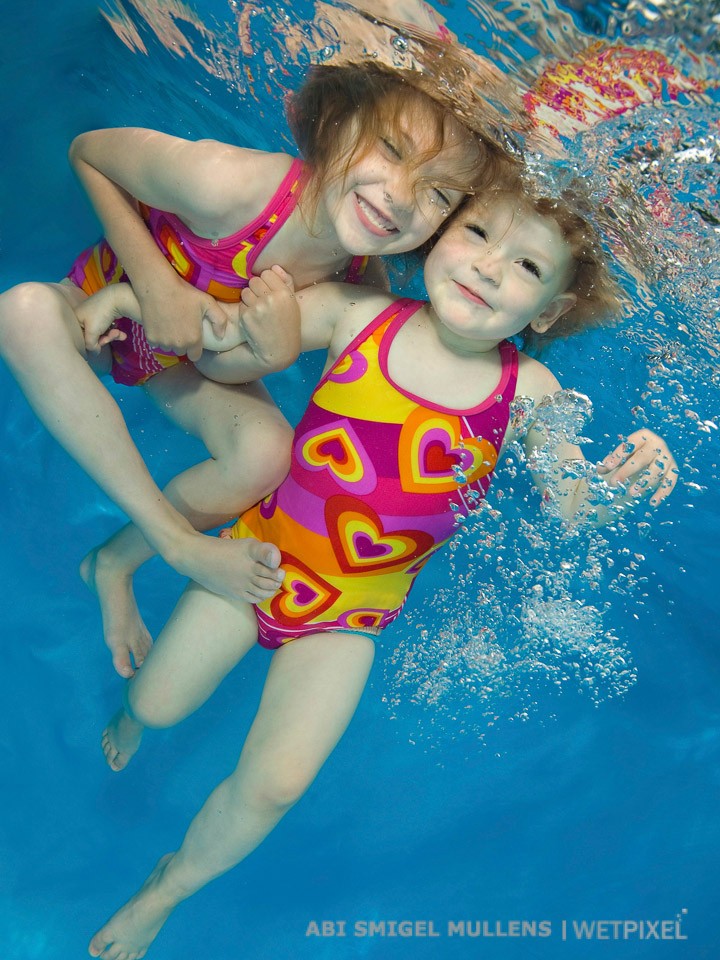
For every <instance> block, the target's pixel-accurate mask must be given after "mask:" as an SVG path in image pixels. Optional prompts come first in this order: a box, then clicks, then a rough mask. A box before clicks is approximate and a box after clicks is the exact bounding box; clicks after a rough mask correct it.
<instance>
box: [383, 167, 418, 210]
mask: <svg viewBox="0 0 720 960" xmlns="http://www.w3.org/2000/svg"><path fill="white" fill-rule="evenodd" d="M383 198H384V200H385V203H387V204H389V205H390V206H391V207H392V208H393V209H394V210H395V211H398V212H404V213H407V212H408V211H410V210H411V209H412V208H413V207H414V206H415V194H414V192H413V189H412V184H411V183H410V178H409V176H408V174H407V171H404V170H402V169H398V170H397V171H396V172H395V175H394V176H392V177H388V178H387V179H386V181H385V187H384V190H383Z"/></svg>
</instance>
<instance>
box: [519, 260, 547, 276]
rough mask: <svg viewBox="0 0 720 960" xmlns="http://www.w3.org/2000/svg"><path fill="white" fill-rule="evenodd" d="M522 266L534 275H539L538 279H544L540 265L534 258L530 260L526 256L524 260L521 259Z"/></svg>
mask: <svg viewBox="0 0 720 960" xmlns="http://www.w3.org/2000/svg"><path fill="white" fill-rule="evenodd" d="M520 266H521V267H522V268H523V270H527V272H528V273H531V274H532V275H533V276H534V277H537V278H538V280H542V274H541V273H540V267H539V266H538V265H537V264H536V263H535V261H534V260H528V258H527V257H526V258H525V259H524V260H521V261H520Z"/></svg>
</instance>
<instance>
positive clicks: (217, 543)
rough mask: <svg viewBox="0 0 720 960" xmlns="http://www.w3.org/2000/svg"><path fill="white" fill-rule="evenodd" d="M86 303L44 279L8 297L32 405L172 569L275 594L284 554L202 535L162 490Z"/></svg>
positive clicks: (9, 342)
mask: <svg viewBox="0 0 720 960" xmlns="http://www.w3.org/2000/svg"><path fill="white" fill-rule="evenodd" d="M83 297H84V294H83V293H82V291H80V290H78V289H77V288H75V287H73V286H71V285H67V284H63V285H60V284H58V285H52V284H42V283H30V284H22V285H20V286H18V287H14V288H13V289H12V290H9V291H7V292H6V293H4V294H2V296H0V354H2V356H3V358H4V360H5V362H6V363H7V365H8V366H9V368H10V370H11V371H12V373H13V374H14V376H15V378H16V379H17V381H18V383H19V385H20V387H21V389H22V390H23V392H24V393H25V395H26V397H27V399H28V401H29V403H30V405H31V406H32V407H33V409H34V410H35V412H36V414H37V415H38V417H39V418H40V420H41V421H42V422H43V423H44V424H45V426H46V427H47V429H48V430H49V431H50V432H51V433H52V434H53V436H54V437H55V438H56V439H57V440H58V441H59V443H60V444H61V445H62V446H63V447H64V448H65V449H66V450H67V451H68V453H69V454H70V455H71V456H72V457H74V458H75V460H77V462H78V463H79V464H80V466H81V467H82V468H83V469H84V470H86V471H87V473H88V474H89V475H90V476H91V477H92V478H93V480H95V481H96V482H97V483H98V484H99V485H100V487H101V488H102V489H103V490H104V491H105V493H106V494H107V495H108V496H109V497H110V498H111V499H112V500H114V501H115V503H117V504H118V506H119V507H120V508H121V509H123V510H124V511H125V512H126V513H127V514H128V516H129V517H130V519H131V520H132V521H133V522H134V523H136V524H137V526H138V527H139V528H140V529H141V530H142V531H143V534H144V536H145V537H146V538H147V540H148V542H149V543H150V544H152V546H153V548H154V549H155V550H157V551H158V552H159V553H160V554H161V555H162V556H163V557H164V559H165V560H167V562H168V563H169V564H170V565H171V566H173V567H175V568H176V569H177V570H178V571H179V572H180V573H183V574H185V575H187V576H189V577H191V578H193V579H195V580H197V581H198V582H199V583H202V584H204V585H205V586H206V587H207V588H208V589H210V590H214V591H215V592H217V593H221V594H227V595H228V596H242V595H243V594H244V593H246V587H247V584H248V576H250V578H251V579H252V578H253V577H260V578H261V579H263V580H264V582H265V583H266V587H265V592H264V595H265V596H268V595H270V594H272V592H274V590H275V589H276V588H277V583H278V579H279V572H278V570H277V567H278V566H279V562H280V555H279V551H277V549H276V548H274V547H273V546H272V545H270V544H264V545H259V544H254V543H251V542H249V541H227V540H226V541H223V540H218V539H217V538H214V537H205V536H202V535H201V534H198V533H197V532H196V531H195V530H194V529H193V527H192V525H191V524H190V523H188V521H187V520H186V519H185V517H183V516H182V514H181V513H180V512H178V510H176V509H175V507H174V506H173V505H172V504H171V503H170V502H169V501H168V500H167V499H166V498H165V497H164V496H163V495H162V493H161V492H160V490H159V489H158V487H157V485H156V484H155V482H154V480H153V479H152V477H151V476H150V473H149V472H148V470H147V467H146V466H145V463H144V462H143V460H142V458H141V456H140V454H139V453H138V451H137V449H136V447H135V444H134V443H133V441H132V438H131V437H130V434H129V432H128V430H127V426H126V424H125V421H124V420H123V417H122V414H121V413H120V410H119V408H118V406H117V404H116V403H115V401H114V399H113V398H112V396H111V394H110V393H109V392H108V391H107V390H106V389H105V387H104V386H103V385H102V384H101V383H100V381H99V380H98V377H97V376H96V372H95V371H97V372H104V371H105V370H107V367H108V358H107V354H104V355H101V357H100V358H98V359H97V360H95V359H93V360H92V361H91V362H88V358H87V357H86V356H85V350H84V343H83V338H82V335H81V330H80V326H79V324H78V322H77V319H76V317H75V313H74V310H73V307H74V305H75V304H77V303H78V302H80V300H81V299H82V298H83ZM161 376H162V375H161ZM249 553H250V554H251V556H250V557H249ZM248 571H250V573H248Z"/></svg>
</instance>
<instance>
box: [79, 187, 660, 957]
mask: <svg viewBox="0 0 720 960" xmlns="http://www.w3.org/2000/svg"><path fill="white" fill-rule="evenodd" d="M425 285H426V288H427V290H428V294H429V298H430V300H429V302H428V303H425V302H419V301H414V300H404V299H402V300H398V299H395V298H393V297H391V296H389V295H388V294H386V293H382V292H380V291H377V290H373V289H371V288H368V287H361V288H358V289H356V290H352V291H350V290H348V288H347V287H346V286H343V285H342V284H324V285H318V286H316V287H313V288H309V289H307V290H305V291H303V292H302V293H301V294H299V295H298V297H297V304H298V305H299V310H300V312H301V322H302V337H303V347H305V348H306V349H311V348H314V347H320V346H326V347H329V355H328V363H327V367H326V373H325V375H324V376H323V378H322V380H321V381H320V384H319V385H318V386H317V388H316V389H315V391H314V393H313V396H312V398H311V401H310V404H309V406H308V409H307V410H306V412H305V414H304V416H303V418H302V420H301V422H300V424H299V425H298V427H297V429H296V431H295V436H294V440H293V449H292V465H291V470H290V473H289V475H288V477H287V478H286V479H285V480H284V481H283V483H282V484H281V485H280V487H279V488H278V489H277V490H276V491H275V492H274V493H273V494H272V495H271V496H269V497H268V498H266V499H265V500H264V501H262V502H261V503H259V504H257V505H256V506H255V507H253V508H252V509H250V510H248V511H247V512H246V513H245V514H244V515H243V516H242V517H241V518H240V519H239V520H238V521H237V523H236V525H235V527H234V528H233V530H232V533H231V536H232V537H240V538H244V537H258V538H262V539H265V540H267V541H269V542H271V543H273V544H275V545H276V546H277V548H279V550H280V552H281V555H282V564H283V567H284V569H285V578H284V581H283V584H282V587H281V588H280V590H279V591H278V592H277V593H276V594H275V595H274V596H273V597H272V598H270V599H268V600H265V601H263V602H262V603H260V604H258V606H257V607H256V608H253V606H252V605H251V604H249V603H246V602H243V601H240V600H230V599H226V598H223V597H219V596H216V595H214V594H212V593H210V592H208V591H207V590H205V589H204V588H203V587H201V586H198V585H197V584H191V585H190V586H189V587H188V589H187V590H186V591H185V593H184V595H183V597H182V598H181V600H180V603H179V605H178V607H177V609H176V612H175V614H174V615H173V617H172V619H171V620H170V622H169V624H168V625H167V626H166V628H165V629H164V631H163V632H162V633H161V635H160V637H159V638H158V641H157V643H156V645H155V647H154V648H153V650H152V652H151V653H150V655H149V657H148V659H147V661H146V662H145V664H144V666H143V669H142V670H141V671H140V672H139V673H138V675H137V676H136V677H135V678H134V679H133V680H132V681H131V682H130V684H129V685H128V694H127V699H126V705H125V706H124V707H123V708H122V709H121V710H120V711H119V712H118V713H117V714H116V715H115V717H114V718H113V719H112V721H111V722H110V724H109V726H108V728H107V730H106V731H105V734H104V737H103V743H104V750H105V754H106V757H107V760H108V762H109V764H110V766H111V767H112V768H113V769H115V770H119V769H121V768H122V767H124V766H125V765H126V764H127V762H128V761H129V759H130V757H131V756H132V755H133V753H134V752H135V751H136V750H137V748H138V745H139V743H140V738H141V735H142V732H143V729H144V727H146V726H153V727H164V726H168V725H170V724H173V723H177V722H178V721H179V720H181V719H182V718H183V717H185V716H187V715H188V714H189V713H191V712H192V711H193V710H195V709H196V708H197V707H198V706H200V705H201V704H202V703H203V702H204V701H205V700H206V699H207V698H208V697H209V696H210V694H211V693H212V692H213V690H214V689H215V688H216V687H217V685H218V684H219V682H220V681H221V680H222V678H223V677H224V676H225V675H226V674H227V673H228V672H229V671H230V670H231V669H232V668H233V667H234V666H235V665H236V664H237V662H238V661H239V660H240V659H241V658H242V657H243V656H244V655H245V654H246V653H247V652H248V651H249V650H250V649H251V648H252V647H253V646H254V645H255V643H256V641H257V640H259V642H260V643H261V645H263V646H265V647H267V648H270V649H275V650H276V653H275V654H274V656H273V658H272V662H271V664H270V668H269V672H268V676H267V680H266V683H265V688H264V691H263V695H262V700H261V703H260V707H259V709H258V713H257V716H256V718H255V721H254V723H253V726H252V728H251V730H250V733H249V735H248V737H247V740H246V742H245V745H244V747H243V750H242V754H241V756H240V760H239V763H238V766H237V768H236V770H235V771H234V772H233V773H232V774H231V775H230V776H229V777H228V778H227V779H226V780H225V781H223V782H222V783H221V784H220V785H219V786H218V787H217V788H216V789H215V790H214V791H213V793H212V794H211V796H210V797H209V798H208V800H207V802H206V804H205V805H204V806H203V808H202V809H201V810H200V812H199V813H198V815H197V816H196V817H195V819H194V820H193V822H192V824H191V826H190V828H189V830H188V833H187V835H186V837H185V839H184V841H183V843H182V845H181V847H180V849H179V850H178V851H177V852H176V853H173V854H169V855H168V856H166V857H164V858H163V859H162V860H161V861H160V862H159V863H158V865H157V867H156V868H155V870H154V871H153V873H152V874H151V875H150V877H149V878H148V880H147V881H146V882H145V884H144V885H143V886H142V888H141V889H140V891H139V892H138V893H137V894H136V895H135V896H134V897H133V898H132V899H131V900H130V901H129V902H128V903H127V904H126V905H125V906H124V907H122V908H121V909H120V910H119V911H118V913H116V914H115V916H114V917H113V918H112V919H111V920H110V921H109V922H108V923H107V924H106V925H105V926H104V927H103V928H102V929H101V930H100V931H99V932H98V933H97V934H96V935H95V936H94V937H93V939H92V941H91V944H90V954H91V955H92V956H95V957H106V958H115V957H123V958H128V960H133V958H138V957H142V956H144V954H145V951H146V949H147V947H148V945H149V943H150V942H151V941H152V940H153V938H154V937H155V936H156V935H157V933H158V931H159V930H160V928H161V927H162V925H163V923H164V922H165V920H166V919H167V918H168V916H169V915H170V913H171V912H172V910H173V909H174V908H175V907H176V906H177V904H178V903H179V902H180V901H181V900H184V899H186V898H187V897H189V896H190V895H191V894H193V893H194V892H195V891H197V890H198V889H200V888H201V887H202V886H203V885H204V884H206V883H207V882H208V881H210V880H211V879H213V878H214V877H217V876H219V875H220V874H222V873H223V872H225V871H226V870H228V869H230V868H231V867H233V866H234V865H235V864H237V863H238V862H240V861H241V860H242V859H244V858H245V857H246V856H247V855H248V854H249V853H250V852H251V851H252V850H254V849H255V847H256V846H257V845H258V844H259V843H260V842H261V841H262V840H263V839H264V837H265V836H267V834H268V833H269V832H270V831H271V830H272V829H273V827H274V826H275V825H276V824H277V822H278V821H279V820H280V818H281V817H282V816H283V815H284V814H285V813H286V812H287V811H288V810H289V809H290V807H292V805H293V804H294V803H295V802H296V801H297V800H298V799H299V797H301V796H302V794H303V793H304V792H305V790H306V789H307V787H308V786H309V784H310V783H311V782H312V781H313V779H314V777H315V775H316V774H317V772H318V770H319V769H320V767H321V766H322V764H323V763H324V761H325V759H326V758H327V757H328V755H329V754H330V752H331V751H332V750H333V748H334V747H335V745H336V743H337V742H338V740H339V738H340V736H341V735H342V733H343V731H344V730H345V728H346V726H347V724H348V722H349V720H350V719H351V717H352V715H353V713H354V711H355V708H356V705H357V703H358V700H359V698H360V695H361V693H362V690H363V688H364V686H365V682H366V679H367V676H368V673H369V671H370V667H371V664H372V660H373V651H374V643H375V637H376V636H377V634H379V633H380V632H381V630H382V629H383V628H384V627H385V626H387V624H389V623H390V622H391V621H392V620H393V619H394V618H395V617H396V616H397V615H398V613H399V611H400V608H401V607H402V605H403V603H404V601H405V598H406V596H407V593H408V591H409V589H410V587H411V586H412V583H413V580H414V578H415V576H416V575H417V573H418V572H419V570H420V569H421V568H422V566H423V565H424V564H425V563H426V561H427V559H428V558H429V557H430V556H431V555H432V554H433V553H434V552H435V551H436V550H437V549H438V548H439V547H440V546H441V545H442V544H443V543H445V542H446V541H447V540H448V538H449V537H451V536H452V534H453V532H454V529H455V515H456V512H457V510H462V511H467V510H471V509H472V508H473V505H476V504H477V503H478V501H479V500H480V499H481V498H482V497H483V496H484V495H485V493H486V491H487V488H488V486H489V483H490V480H491V477H492V473H493V470H494V468H495V464H496V462H497V460H498V458H499V457H500V456H501V455H502V452H503V450H504V449H505V447H506V446H507V445H508V444H509V443H511V442H512V441H513V440H515V439H521V440H522V441H523V443H524V446H525V449H526V451H527V456H528V463H529V464H530V466H531V470H533V471H536V472H534V473H533V476H534V479H535V481H536V483H537V484H538V486H539V487H540V489H541V490H542V491H543V492H544V493H545V494H547V496H548V497H552V498H554V499H555V501H556V503H557V507H558V509H559V510H560V511H561V512H562V514H563V515H564V516H566V517H579V516H583V517H587V518H588V519H589V520H590V521H591V522H594V523H602V522H604V521H605V520H606V519H608V518H609V517H610V516H614V515H616V514H614V513H612V512H611V511H610V510H609V509H608V508H607V507H595V506H593V503H592V502H591V496H590V494H589V490H588V487H587V485H586V482H585V481H584V480H577V479H573V478H572V477H571V476H570V475H569V474H564V473H563V470H562V462H563V461H565V460H568V459H572V460H578V459H582V453H581V451H580V450H579V449H578V448H577V447H575V446H573V445H572V444H570V443H568V442H567V441H564V440H558V439H557V438H555V439H551V438H550V437H549V435H548V434H547V433H546V432H545V430H544V428H543V427H542V425H541V423H540V420H539V418H538V419H537V420H536V421H535V422H534V423H533V424H531V425H530V427H529V429H527V430H526V432H524V434H523V433H522V432H521V431H520V429H519V426H518V425H517V424H516V423H514V422H512V420H511V415H510V414H511V411H510V406H511V403H512V401H513V399H514V397H515V396H523V397H528V398H530V399H531V400H532V401H534V402H535V403H539V402H540V401H541V400H542V399H543V398H544V397H546V396H547V395H548V394H553V393H554V392H555V391H557V390H558V387H559V385H558V382H557V380H556V379H555V377H554V376H553V375H552V373H551V372H550V371H549V370H548V369H547V367H545V366H544V365H543V364H541V363H539V362H538V361H536V360H533V359H531V358H530V357H528V356H525V355H523V354H522V353H518V351H517V349H516V348H515V346H514V345H513V344H512V343H511V342H510V341H509V340H508V339H507V338H508V337H512V336H514V335H516V334H518V333H520V332H522V331H526V332H530V333H532V334H533V335H534V336H535V337H540V338H542V337H546V336H548V335H551V331H552V332H560V333H565V334H567V333H570V332H572V331H573V330H574V329H576V328H578V327H581V326H583V325H586V324H587V323H588V322H591V321H594V320H597V319H598V316H599V314H600V313H602V312H603V311H604V310H606V309H607V307H608V306H609V305H611V304H612V303H613V289H612V285H611V283H610V281H609V279H608V277H607V276H606V275H605V273H604V270H603V267H602V263H601V261H600V258H599V255H598V253H597V250H596V248H595V245H594V240H593V237H592V235H591V233H590V230H589V228H588V227H587V226H586V225H585V224H584V223H583V222H582V221H581V220H580V219H579V218H578V217H576V216H574V215H573V214H571V213H570V212H569V211H568V210H566V209H564V208H563V207H562V206H560V205H557V204H552V203H549V202H547V201H537V202H536V201H533V200H532V199H530V198H529V197H523V198H522V199H521V200H518V199H517V196H516V194H512V193H496V194H485V195H484V196H483V197H481V198H480V199H477V200H473V201H469V202H468V204H467V206H466V207H465V208H464V209H463V210H462V211H461V212H460V213H459V214H458V215H457V216H456V217H455V218H454V219H453V221H452V223H451V224H450V225H449V226H448V227H447V229H446V230H445V232H444V233H443V234H442V236H441V238H440V239H439V240H438V242H437V243H436V245H435V247H434V249H433V250H432V252H431V253H430V255H429V257H428V260H427V263H426V267H425ZM290 304H291V306H292V304H293V301H290ZM233 352H234V351H233V350H230V351H229V352H227V353H225V354H218V357H217V360H218V369H219V370H224V373H226V374H227V373H228V371H229V369H230V368H231V366H232V363H233V358H232V355H233ZM526 426H527V425H526ZM553 444H554V446H553ZM550 447H551V448H552V449H549V448H550ZM549 455H551V456H550V459H551V460H552V461H553V462H554V465H553V466H552V467H550V468H547V467H542V469H541V467H540V464H541V463H547V461H548V459H549ZM534 465H536V466H534ZM600 471H601V472H604V473H606V474H607V475H608V476H612V481H611V482H613V483H615V484H617V483H623V484H626V488H625V489H622V488H621V489H620V491H619V492H618V495H617V496H616V498H615V502H614V510H616V511H617V510H621V509H623V508H624V507H626V506H628V505H630V504H632V503H633V502H634V501H635V500H637V499H639V498H640V497H641V496H644V495H647V494H651V495H652V498H651V503H658V502H659V501H660V500H662V499H663V498H664V497H666V496H667V495H668V493H669V492H670V491H671V490H672V487H673V486H674V484H675V472H676V468H675V462H674V460H673V458H672V456H671V454H670V453H669V451H668V449H667V447H666V445H665V444H664V442H663V441H662V440H660V439H659V438H658V437H656V436H655V435H654V434H652V433H650V431H647V430H641V431H639V432H637V433H635V434H633V435H632V436H631V437H630V438H629V443H628V444H627V446H624V447H622V448H618V450H616V451H615V452H614V453H612V454H611V455H610V456H609V457H607V458H606V459H605V461H604V465H603V466H602V467H601V468H600ZM573 474H574V476H577V471H573ZM298 638H301V639H298Z"/></svg>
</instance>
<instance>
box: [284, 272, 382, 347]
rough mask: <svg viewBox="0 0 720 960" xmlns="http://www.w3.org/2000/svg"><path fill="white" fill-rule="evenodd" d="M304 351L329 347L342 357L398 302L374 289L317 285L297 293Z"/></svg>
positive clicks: (339, 285)
mask: <svg viewBox="0 0 720 960" xmlns="http://www.w3.org/2000/svg"><path fill="white" fill-rule="evenodd" d="M296 297H297V301H298V304H299V306H300V312H301V317H302V330H303V349H305V350H313V349H319V348H321V347H329V348H330V352H331V354H335V355H337V356H339V355H340V354H341V353H342V351H343V350H344V349H345V347H346V346H347V345H348V344H349V343H351V342H352V341H353V340H354V339H355V337H356V336H357V335H358V334H359V333H360V332H361V331H362V330H364V328H365V327H367V326H368V324H370V323H372V321H373V320H374V319H375V318H376V317H377V316H378V315H379V314H380V313H382V311H383V310H385V309H386V308H387V307H388V306H390V305H391V304H392V303H394V302H395V300H396V299H397V298H396V297H393V296H392V295H391V294H389V293H386V292H384V291H382V290H377V289H375V288H374V287H368V286H364V285H363V286H353V285H352V284H347V283H317V284H314V285H313V286H310V287H305V289H303V290H301V291H299V293H297V294H296Z"/></svg>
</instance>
